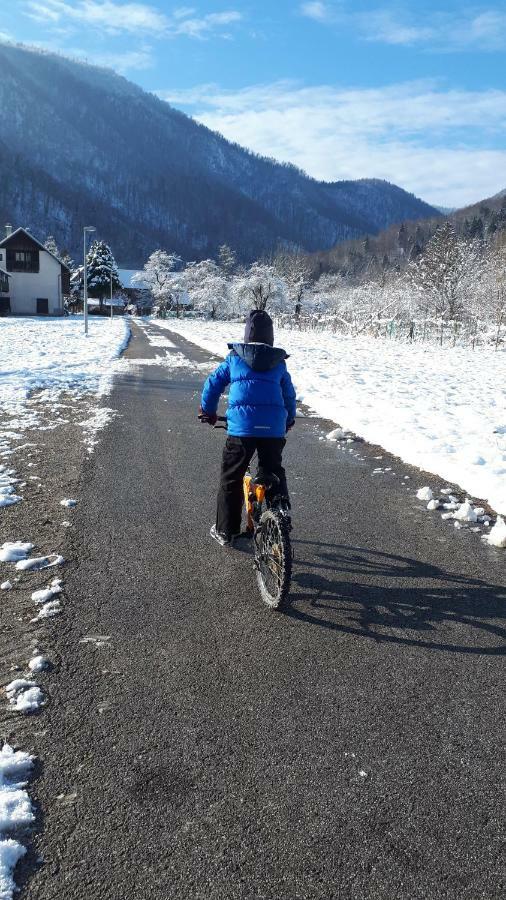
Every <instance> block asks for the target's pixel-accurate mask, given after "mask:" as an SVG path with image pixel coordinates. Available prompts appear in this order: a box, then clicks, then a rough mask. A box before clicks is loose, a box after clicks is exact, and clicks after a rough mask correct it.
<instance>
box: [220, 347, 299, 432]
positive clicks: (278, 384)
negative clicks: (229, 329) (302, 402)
mask: <svg viewBox="0 0 506 900" xmlns="http://www.w3.org/2000/svg"><path fill="white" fill-rule="evenodd" d="M228 346H229V347H230V349H231V353H229V354H228V356H227V358H226V359H225V361H224V362H222V364H221V366H218V368H217V369H216V371H215V372H213V374H212V375H210V376H209V378H208V379H207V381H206V383H205V385H204V390H203V391H202V410H203V412H205V413H207V414H208V415H212V414H213V413H215V412H216V410H217V409H218V402H219V399H220V395H221V394H222V393H223V391H224V390H225V388H226V386H227V385H228V384H230V392H229V396H228V409H227V420H228V433H229V434H230V435H231V436H232V437H267V438H269V437H272V438H279V437H284V436H285V434H286V427H287V424H290V423H292V422H293V421H294V419H295V409H296V407H295V389H294V387H293V384H292V379H291V378H290V375H289V374H288V371H287V368H286V363H285V359H287V358H288V357H287V354H286V353H285V351H284V350H281V349H279V348H278V347H271V346H269V344H229V345H228Z"/></svg>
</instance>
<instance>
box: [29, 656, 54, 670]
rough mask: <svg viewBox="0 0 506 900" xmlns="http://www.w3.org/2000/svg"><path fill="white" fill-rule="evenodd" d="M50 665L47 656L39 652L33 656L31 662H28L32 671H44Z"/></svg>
mask: <svg viewBox="0 0 506 900" xmlns="http://www.w3.org/2000/svg"><path fill="white" fill-rule="evenodd" d="M48 666H49V660H48V659H47V657H46V656H42V654H38V655H37V656H32V658H31V660H30V662H29V663H28V668H29V669H30V672H35V673H37V672H43V671H44V669H47V667H48Z"/></svg>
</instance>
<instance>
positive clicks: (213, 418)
mask: <svg viewBox="0 0 506 900" xmlns="http://www.w3.org/2000/svg"><path fill="white" fill-rule="evenodd" d="M199 419H200V421H201V422H202V425H213V426H214V425H216V422H217V421H218V416H217V415H216V413H206V412H204V410H203V409H202V407H200V409H199Z"/></svg>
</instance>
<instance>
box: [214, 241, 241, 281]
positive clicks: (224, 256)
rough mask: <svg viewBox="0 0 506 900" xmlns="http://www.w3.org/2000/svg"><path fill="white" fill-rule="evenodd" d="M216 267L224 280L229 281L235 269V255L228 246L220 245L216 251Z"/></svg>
mask: <svg viewBox="0 0 506 900" xmlns="http://www.w3.org/2000/svg"><path fill="white" fill-rule="evenodd" d="M218 265H219V267H220V269H221V270H222V272H223V274H224V275H225V278H228V279H230V278H231V277H232V275H233V274H234V272H235V270H236V268H237V255H236V253H235V250H232V248H231V247H229V246H228V244H222V245H221V247H220V248H219V250H218Z"/></svg>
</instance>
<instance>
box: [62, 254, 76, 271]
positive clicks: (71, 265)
mask: <svg viewBox="0 0 506 900" xmlns="http://www.w3.org/2000/svg"><path fill="white" fill-rule="evenodd" d="M60 260H61V262H62V263H63V265H64V266H67V269H70V271H71V272H75V270H76V264H75V262H74V260H73V259H72V257H71V255H70V253H69V252H68V250H62V252H61V256H60Z"/></svg>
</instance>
